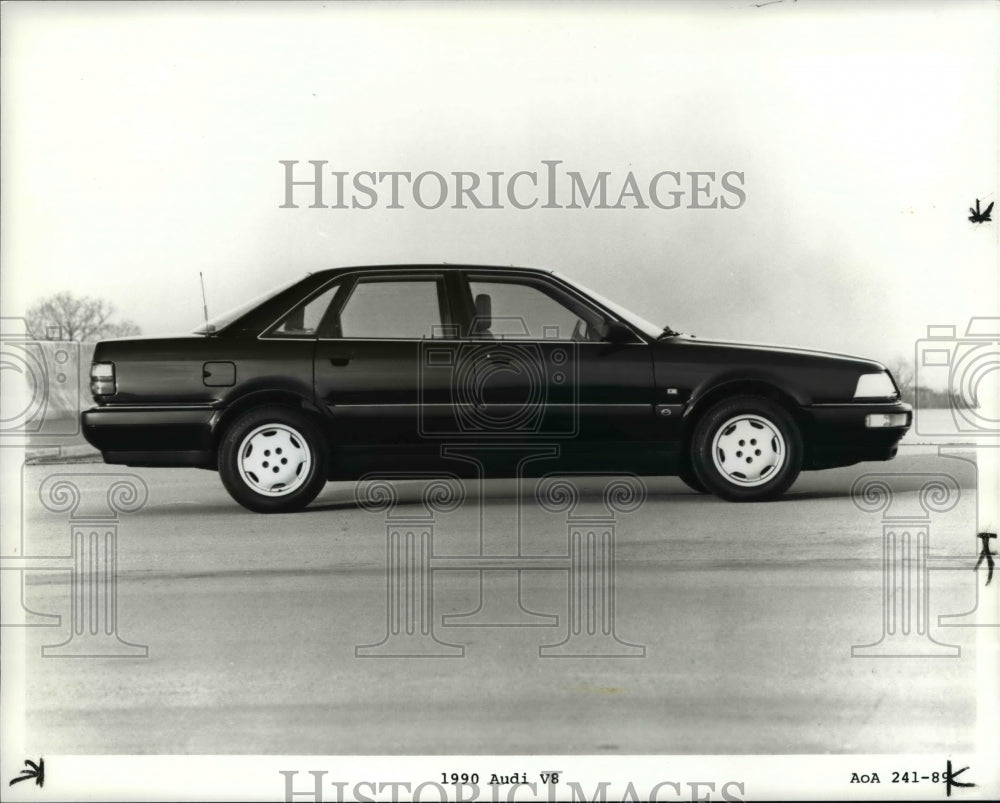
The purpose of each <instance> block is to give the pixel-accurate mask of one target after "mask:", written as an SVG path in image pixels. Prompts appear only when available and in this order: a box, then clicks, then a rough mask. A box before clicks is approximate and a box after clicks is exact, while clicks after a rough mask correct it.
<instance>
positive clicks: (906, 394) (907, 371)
mask: <svg viewBox="0 0 1000 803" xmlns="http://www.w3.org/2000/svg"><path fill="white" fill-rule="evenodd" d="M888 368H889V371H890V372H891V373H892V378H893V379H895V380H896V387H898V388H899V395H900V397H901V398H902V399H903V401H908V402H910V403H911V404H912V403H913V400H914V399H915V398H916V396H915V390H916V387H915V381H914V375H913V359H912V358H907V357H897V358H896V359H895V360H893V361H892V362H891V363H889V365H888Z"/></svg>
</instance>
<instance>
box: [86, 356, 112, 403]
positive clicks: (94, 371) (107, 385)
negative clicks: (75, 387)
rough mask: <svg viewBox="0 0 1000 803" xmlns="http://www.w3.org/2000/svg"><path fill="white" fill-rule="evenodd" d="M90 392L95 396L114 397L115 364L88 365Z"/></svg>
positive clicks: (98, 363) (99, 363)
mask: <svg viewBox="0 0 1000 803" xmlns="http://www.w3.org/2000/svg"><path fill="white" fill-rule="evenodd" d="M90 392H91V393H93V394H94V395H95V396H114V395H115V392H116V389H115V364H114V363H113V362H95V363H91V364H90Z"/></svg>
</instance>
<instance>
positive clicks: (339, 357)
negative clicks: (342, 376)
mask: <svg viewBox="0 0 1000 803" xmlns="http://www.w3.org/2000/svg"><path fill="white" fill-rule="evenodd" d="M353 356H354V352H353V351H345V352H344V353H343V354H334V355H332V356H331V357H330V365H336V366H338V367H342V366H344V365H347V364H348V363H349V362H350V361H351V357H353Z"/></svg>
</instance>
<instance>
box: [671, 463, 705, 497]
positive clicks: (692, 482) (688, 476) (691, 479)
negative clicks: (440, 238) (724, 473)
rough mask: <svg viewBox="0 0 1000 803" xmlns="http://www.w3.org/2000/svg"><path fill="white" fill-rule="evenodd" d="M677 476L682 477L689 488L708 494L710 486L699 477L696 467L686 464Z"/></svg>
mask: <svg viewBox="0 0 1000 803" xmlns="http://www.w3.org/2000/svg"><path fill="white" fill-rule="evenodd" d="M677 476H678V477H679V478H680V480H681V482H683V483H684V484H685V485H686V486H687V487H688V488H690V489H691V490H692V491H694V492H695V493H698V494H707V493H708V488H706V487H705V486H704V485H702V484H701V480H699V479H698V477H697V475H696V474H695V473H694V469H692V468H691V467H690V466H685V467H684V468H682V469H681V470H680V471H679V472H677Z"/></svg>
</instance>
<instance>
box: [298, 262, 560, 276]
mask: <svg viewBox="0 0 1000 803" xmlns="http://www.w3.org/2000/svg"><path fill="white" fill-rule="evenodd" d="M382 270H407V271H410V270H412V271H424V270H426V271H442V270H449V271H450V270H498V271H511V272H515V271H516V272H519V273H537V274H543V275H544V274H551V273H555V271H554V270H552V269H550V268H526V267H520V266H517V265H456V264H451V263H449V262H441V263H439V264H433V263H421V264H416V265H414V264H412V263H406V262H403V263H399V264H388V265H354V266H350V267H342V268H326V269H325V270H318V271H311V272H310V275H312V276H334V275H336V274H338V273H355V272H357V271H382Z"/></svg>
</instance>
